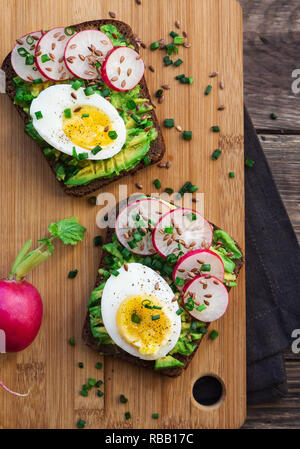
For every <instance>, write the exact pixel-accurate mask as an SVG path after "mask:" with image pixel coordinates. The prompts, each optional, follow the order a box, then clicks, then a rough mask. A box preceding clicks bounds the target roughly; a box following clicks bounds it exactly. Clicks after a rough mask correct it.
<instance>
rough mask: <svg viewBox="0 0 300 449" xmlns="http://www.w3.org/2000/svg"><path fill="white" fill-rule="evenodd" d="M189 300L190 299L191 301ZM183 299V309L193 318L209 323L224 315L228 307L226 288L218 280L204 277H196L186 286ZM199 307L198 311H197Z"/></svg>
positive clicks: (213, 277) (207, 276) (212, 277)
mask: <svg viewBox="0 0 300 449" xmlns="http://www.w3.org/2000/svg"><path fill="white" fill-rule="evenodd" d="M190 298H192V301H191V299H190ZM183 299H184V304H185V309H186V310H188V312H189V313H190V314H191V315H192V316H193V317H194V318H196V319H197V320H200V321H204V322H211V321H215V320H218V319H219V318H221V316H222V315H224V313H225V312H226V309H227V306H228V302H229V295H228V291H227V288H226V287H225V285H224V284H223V282H222V281H221V280H220V279H218V278H216V277H215V276H210V275H205V276H198V277H196V278H195V279H193V280H192V281H191V282H190V283H189V284H187V285H186V287H185V288H184V297H183ZM199 307H200V311H199V310H197V308H199ZM204 307H205V308H204ZM201 309H203V310H201Z"/></svg>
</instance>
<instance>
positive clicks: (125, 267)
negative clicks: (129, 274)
mask: <svg viewBox="0 0 300 449" xmlns="http://www.w3.org/2000/svg"><path fill="white" fill-rule="evenodd" d="M124 270H125V271H128V265H127V263H125V264H124Z"/></svg>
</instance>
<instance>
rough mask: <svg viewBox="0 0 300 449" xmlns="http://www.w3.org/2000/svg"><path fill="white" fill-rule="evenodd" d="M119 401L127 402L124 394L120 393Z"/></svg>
mask: <svg viewBox="0 0 300 449" xmlns="http://www.w3.org/2000/svg"><path fill="white" fill-rule="evenodd" d="M120 402H121V403H122V404H127V402H128V399H127V398H126V396H124V394H120Z"/></svg>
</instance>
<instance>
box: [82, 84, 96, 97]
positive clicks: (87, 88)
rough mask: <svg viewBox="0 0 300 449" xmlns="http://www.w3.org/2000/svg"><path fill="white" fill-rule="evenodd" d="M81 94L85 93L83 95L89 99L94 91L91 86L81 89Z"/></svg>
mask: <svg viewBox="0 0 300 449" xmlns="http://www.w3.org/2000/svg"><path fill="white" fill-rule="evenodd" d="M83 92H84V93H85V95H86V96H87V97H89V96H90V95H93V94H94V93H95V91H94V89H93V88H92V87H91V86H88V87H86V88H85V89H83Z"/></svg>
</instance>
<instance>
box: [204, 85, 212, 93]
mask: <svg viewBox="0 0 300 449" xmlns="http://www.w3.org/2000/svg"><path fill="white" fill-rule="evenodd" d="M211 90H212V86H211V85H210V84H209V85H208V86H207V88H206V89H205V92H204V95H208V94H210V92H211Z"/></svg>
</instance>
